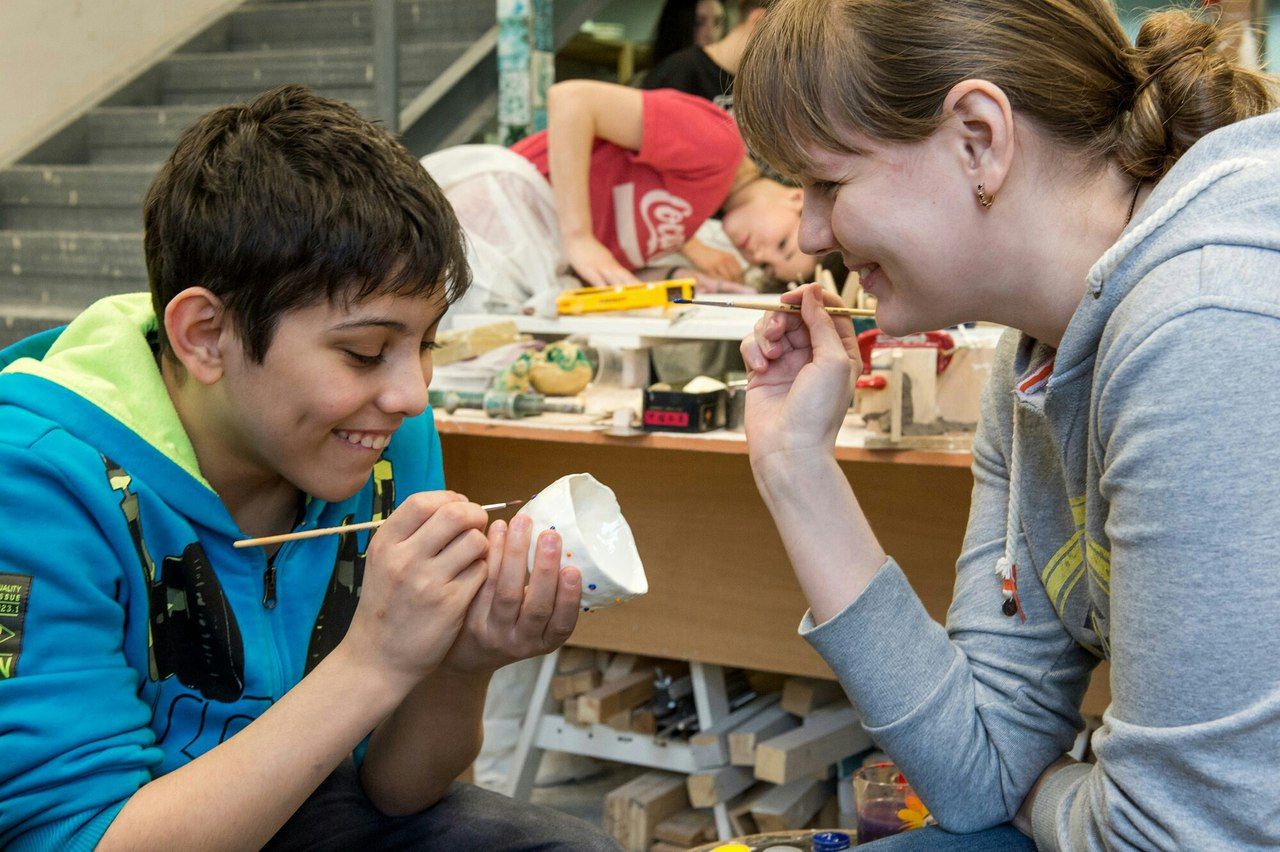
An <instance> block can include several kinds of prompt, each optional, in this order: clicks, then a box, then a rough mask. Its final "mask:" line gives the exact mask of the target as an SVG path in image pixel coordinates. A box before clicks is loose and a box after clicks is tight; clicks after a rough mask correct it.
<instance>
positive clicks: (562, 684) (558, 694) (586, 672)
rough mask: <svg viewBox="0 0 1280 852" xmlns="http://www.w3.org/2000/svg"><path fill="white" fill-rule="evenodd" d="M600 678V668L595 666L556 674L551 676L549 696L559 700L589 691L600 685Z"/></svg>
mask: <svg viewBox="0 0 1280 852" xmlns="http://www.w3.org/2000/svg"><path fill="white" fill-rule="evenodd" d="M602 678H603V676H602V675H601V674H600V670H599V669H595V668H589V669H580V670H579V671H576V672H570V673H568V674H558V675H556V676H554V677H553V678H551V697H552V698H554V699H555V700H557V701H560V700H563V699H565V698H568V697H569V696H571V695H581V694H582V693H584V692H590V691H591V690H593V689H595V688H596V687H597V686H599V685H600V683H601V680H602Z"/></svg>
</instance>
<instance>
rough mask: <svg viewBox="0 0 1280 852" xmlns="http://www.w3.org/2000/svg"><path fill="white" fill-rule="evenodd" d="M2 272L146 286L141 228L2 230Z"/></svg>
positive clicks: (0, 247) (0, 261)
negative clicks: (112, 230) (124, 230)
mask: <svg viewBox="0 0 1280 852" xmlns="http://www.w3.org/2000/svg"><path fill="white" fill-rule="evenodd" d="M0 274H3V275H7V276H11V277H13V278H26V279H28V280H37V279H41V278H59V279H66V278H89V279H96V280H98V281H121V282H126V281H127V282H130V283H128V284H127V285H124V284H123V283H122V286H126V287H127V288H128V289H133V290H145V289H146V281H147V269H146V263H145V261H144V259H143V255H142V232H141V231H138V232H136V233H93V232H85V231H12V230H4V231H0Z"/></svg>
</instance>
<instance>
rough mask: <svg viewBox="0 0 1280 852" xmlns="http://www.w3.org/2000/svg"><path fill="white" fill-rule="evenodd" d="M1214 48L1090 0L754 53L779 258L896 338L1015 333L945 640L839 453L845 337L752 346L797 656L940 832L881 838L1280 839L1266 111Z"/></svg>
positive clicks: (998, 384) (894, 2) (1061, 843)
mask: <svg viewBox="0 0 1280 852" xmlns="http://www.w3.org/2000/svg"><path fill="white" fill-rule="evenodd" d="M1222 39H1223V35H1222V34H1221V33H1220V32H1218V31H1217V30H1216V28H1215V27H1214V26H1213V25H1212V24H1211V23H1210V22H1208V21H1206V20H1205V19H1203V18H1201V17H1199V16H1196V15H1193V14H1191V13H1187V12H1165V13H1160V14H1157V15H1154V16H1152V17H1150V18H1149V19H1148V20H1147V21H1146V22H1145V24H1144V25H1143V27H1142V30H1141V33H1140V35H1139V37H1138V40H1137V45H1136V47H1135V46H1131V45H1130V44H1129V42H1128V40H1127V38H1126V35H1125V33H1124V31H1123V30H1122V29H1121V26H1120V24H1119V22H1118V20H1117V19H1116V15H1115V11H1114V9H1113V8H1112V6H1111V4H1110V3H1109V2H1106V0H970V2H965V3H956V2H954V0H782V2H780V3H778V4H776V5H775V6H774V7H773V8H772V9H771V11H770V13H769V15H768V16H767V17H766V18H765V20H764V22H763V23H762V24H761V26H760V28H759V29H758V30H757V34H756V37H755V38H754V39H753V41H752V43H751V44H750V46H749V47H748V50H747V54H746V57H745V59H744V61H743V66H742V69H741V72H740V74H739V77H738V80H737V88H736V92H735V103H736V109H737V115H738V119H739V122H740V124H741V125H742V127H743V132H744V138H745V139H746V141H747V142H748V144H749V145H750V146H751V148H752V150H754V151H757V152H759V153H760V154H762V155H763V156H764V157H765V158H766V159H767V160H769V161H770V162H771V163H773V164H775V165H777V166H779V167H780V168H781V170H782V171H783V172H784V173H788V174H791V175H794V176H796V177H797V178H798V179H799V180H800V181H801V182H802V184H803V186H804V188H805V189H804V192H805V202H804V213H803V216H802V224H801V232H800V233H801V245H802V247H803V248H804V250H805V251H807V252H809V253H819V252H825V251H829V250H833V249H835V250H839V251H841V252H842V253H843V255H844V258H845V262H846V264H847V265H848V266H849V267H850V268H855V269H860V270H862V272H863V286H864V287H866V288H867V290H868V291H870V292H871V293H872V294H873V295H875V296H876V298H877V299H878V301H879V321H880V324H881V325H882V326H883V327H884V328H885V329H886V330H887V331H889V332H890V333H894V334H902V333H906V332H911V331H920V330H925V329H932V328H937V327H943V326H948V325H952V324H955V323H959V322H962V321H966V320H991V321H994V322H998V323H1002V324H1005V325H1008V326H1010V327H1011V329H1012V331H1011V332H1010V333H1009V334H1008V335H1007V336H1006V337H1005V339H1004V341H1003V343H1002V345H1001V348H1000V351H999V356H998V360H997V366H996V369H995V372H994V374H993V377H992V381H991V384H990V386H989V388H988V391H987V394H986V397H985V400H984V412H983V418H982V422H981V424H980V426H979V429H978V433H977V436H976V438H975V443H974V465H973V474H974V480H975V482H974V490H973V501H972V510H971V514H970V519H969V527H968V532H967V535H966V538H965V542H964V549H963V551H962V552H961V554H960V556H959V561H958V563H957V578H956V587H955V599H954V602H953V604H952V607H951V609H950V612H949V614H948V619H947V625H946V629H945V630H944V629H943V628H942V627H941V626H939V625H938V624H936V623H934V622H933V621H932V620H931V619H930V618H929V617H928V615H927V614H926V612H925V610H924V608H923V607H922V606H921V604H920V601H919V599H918V598H917V597H916V595H915V594H914V593H913V591H912V590H911V587H910V585H909V584H908V582H907V580H906V578H905V576H904V575H903V572H902V570H901V569H900V568H899V567H898V565H897V564H896V563H895V562H894V561H893V559H892V558H891V557H889V556H887V555H886V554H885V552H884V551H883V550H882V549H881V546H880V545H879V543H878V542H877V540H876V537H875V534H874V532H873V531H872V530H871V529H870V527H869V525H868V523H867V521H866V518H865V516H864V515H863V513H862V511H861V510H860V509H859V507H858V502H857V500H856V498H855V496H854V490H853V488H851V487H850V483H849V482H848V481H847V480H846V479H845V477H844V476H843V475H842V473H841V470H840V468H839V467H838V466H837V465H836V462H835V459H834V456H833V452H832V447H833V442H834V437H835V434H836V431H837V429H838V427H839V425H840V423H841V421H842V419H843V417H844V414H845V412H846V409H847V408H848V403H849V398H850V397H849V395H850V377H851V373H852V372H853V371H854V370H856V368H857V366H858V363H857V360H858V358H857V351H858V350H857V347H856V344H855V340H854V337H853V333H852V330H851V329H850V328H849V327H848V325H847V324H845V323H843V322H841V323H837V322H833V320H832V319H831V318H830V317H829V316H828V315H827V314H826V313H825V312H823V311H822V310H820V307H821V299H822V297H821V296H820V294H819V293H818V292H817V291H816V290H814V289H813V288H806V289H805V290H804V291H803V292H798V293H795V294H792V296H791V297H790V298H793V300H795V301H800V302H802V304H803V307H804V311H803V316H802V317H784V316H781V315H777V314H775V315H771V316H770V317H768V318H765V319H763V320H761V322H760V323H759V325H758V326H757V327H756V329H755V332H754V334H753V335H752V336H751V337H749V338H748V339H747V340H745V341H744V342H743V346H742V351H743V356H744V358H745V360H746V363H747V365H748V368H749V369H750V371H751V384H750V388H749V391H748V401H747V415H746V417H747V419H746V427H747V437H748V442H749V445H750V453H751V462H752V466H753V470H754V472H755V476H756V480H757V483H758V485H759V487H760V491H761V494H762V495H763V497H764V499H765V501H766V503H767V504H768V506H769V507H770V510H771V511H772V513H773V515H774V518H775V520H776V522H777V524H778V528H779V530H780V532H781V535H782V537H783V539H784V541H785V543H786V546H787V550H788V554H789V555H790V558H791V560H792V563H793V565H794V568H795V571H796V574H797V576H798V578H799V580H800V583H801V585H802V587H803V588H804V591H805V593H806V596H807V597H808V599H809V601H810V603H811V606H812V610H811V612H810V613H809V614H807V615H806V616H805V619H804V622H803V623H802V625H801V632H802V633H803V634H804V635H805V637H806V638H807V639H808V641H809V642H811V643H812V644H813V645H814V647H815V648H816V649H817V650H818V651H819V652H820V653H821V654H822V655H823V656H824V658H825V659H826V660H827V662H828V663H829V664H830V665H831V667H832V669H833V670H834V671H835V672H836V673H837V674H838V675H839V677H840V680H841V682H842V683H843V685H844V687H845V689H846V691H847V692H848V693H849V696H850V697H851V699H852V700H853V702H854V704H855V705H856V706H857V708H858V710H859V712H860V713H861V715H862V718H863V721H864V724H865V725H866V727H867V729H868V731H869V732H870V733H871V734H872V735H873V737H874V738H875V739H876V740H877V742H879V743H880V745H881V746H882V747H884V748H885V749H886V750H887V751H888V752H889V753H890V754H891V755H892V756H893V757H894V759H895V760H896V761H897V762H898V764H899V765H900V766H901V767H902V769H903V771H904V772H905V773H906V774H907V776H908V778H909V779H910V780H911V782H912V783H913V784H914V785H915V787H916V789H917V790H918V791H919V793H920V795H921V796H922V798H923V799H924V801H925V803H926V804H927V805H928V806H929V807H930V808H931V809H932V811H933V813H934V814H935V815H936V817H937V819H938V822H939V824H940V826H941V829H942V830H940V829H932V830H929V831H926V832H917V833H914V834H910V835H902V836H901V837H900V838H899V839H896V840H890V841H886V842H887V843H889V844H890V845H892V844H894V843H897V844H900V845H901V846H902V847H903V848H905V847H910V848H966V849H972V848H981V846H982V845H983V844H987V845H990V846H992V848H995V847H997V846H998V847H999V848H1011V846H1012V848H1018V846H1019V845H1020V846H1030V844H1031V841H1030V840H1027V839H1026V838H1024V837H1022V836H1021V835H1019V834H1018V833H1017V832H1016V831H1015V830H1014V827H1016V828H1017V829H1019V830H1020V831H1021V832H1022V833H1023V834H1026V835H1030V836H1032V837H1033V838H1034V843H1035V845H1036V846H1037V847H1039V848H1042V849H1060V848H1062V849H1101V848H1168V849H1210V848H1215V849H1216V848H1230V849H1245V848H1262V847H1275V846H1276V845H1277V844H1280V785H1277V784H1276V755H1277V753H1280V582H1277V580H1278V579H1280V577H1278V572H1280V569H1278V568H1277V566H1278V565H1280V535H1278V534H1277V532H1276V531H1277V530H1280V502H1278V501H1276V500H1275V499H1274V496H1273V492H1274V481H1275V473H1274V471H1275V470H1276V469H1277V468H1280V426H1278V425H1277V424H1280V394H1278V393H1276V392H1275V391H1274V390H1273V388H1274V387H1275V385H1276V384H1277V381H1280V369H1278V368H1277V367H1276V359H1275V358H1274V356H1273V354H1272V353H1273V351H1274V350H1275V348H1276V347H1278V346H1280V287H1277V286H1276V284H1277V281H1278V279H1280V116H1277V115H1274V114H1273V115H1267V114H1266V113H1267V112H1268V111H1269V110H1270V109H1271V108H1272V105H1273V94H1272V93H1273V91H1274V89H1272V88H1271V87H1272V86H1273V81H1272V80H1270V79H1269V78H1266V77H1263V76H1260V75H1258V74H1256V73H1254V72H1251V71H1247V70H1244V69H1243V68H1242V67H1240V66H1239V65H1237V64H1235V63H1234V62H1233V60H1232V59H1231V58H1230V56H1229V55H1228V54H1227V53H1226V52H1225V51H1224V50H1223V48H1222V43H1223V42H1222ZM859 485H861V483H856V482H855V483H853V487H854V488H856V487H858V486H859ZM1101 659H1109V660H1110V662H1111V692H1112V704H1111V707H1110V709H1109V711H1108V713H1107V715H1106V716H1105V717H1104V725H1103V727H1102V728H1101V730H1099V731H1098V732H1097V733H1096V734H1095V736H1094V738H1093V748H1094V752H1095V754H1096V758H1097V761H1096V763H1093V764H1076V763H1075V762H1074V761H1072V760H1071V759H1069V758H1067V757H1065V756H1064V753H1065V752H1066V751H1067V749H1068V748H1069V747H1070V746H1071V744H1072V741H1073V740H1074V739H1075V736H1076V733H1077V731H1079V730H1080V728H1081V718H1080V713H1079V705H1080V700H1081V697H1082V695H1083V694H1084V691H1085V687H1086V686H1087V684H1088V681H1089V677H1090V673H1091V671H1092V670H1093V668H1094V667H1095V666H1096V665H1097V663H1098V661H1099V660H1101ZM1011 822H1012V824H1013V826H1014V827H1010V825H1009V823H1011ZM978 832H981V833H982V834H981V836H978V835H977V834H974V833H978ZM965 833H970V834H967V835H966V834H965ZM957 834H959V835H963V836H956V835H957Z"/></svg>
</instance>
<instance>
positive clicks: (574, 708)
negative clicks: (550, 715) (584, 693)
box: [564, 696, 587, 728]
mask: <svg viewBox="0 0 1280 852" xmlns="http://www.w3.org/2000/svg"><path fill="white" fill-rule="evenodd" d="M564 720H565V721H566V722H568V723H569V724H570V725H577V726H578V727H580V728H581V727H586V725H587V723H586V722H584V721H582V699H581V698H579V697H577V696H575V697H573V698H566V699H565V700H564Z"/></svg>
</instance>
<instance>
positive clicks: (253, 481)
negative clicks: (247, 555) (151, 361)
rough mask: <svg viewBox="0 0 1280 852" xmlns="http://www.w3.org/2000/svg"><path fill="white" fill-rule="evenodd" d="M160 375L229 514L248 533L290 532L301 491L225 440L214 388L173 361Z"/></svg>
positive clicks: (164, 359)
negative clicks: (214, 400)
mask: <svg viewBox="0 0 1280 852" xmlns="http://www.w3.org/2000/svg"><path fill="white" fill-rule="evenodd" d="M160 362H161V363H160V373H161V375H162V377H163V378H164V384H165V389H166V390H168V392H169V399H170V400H172V402H173V407H174V410H175V411H176V412H177V413H178V419H179V420H180V421H181V422H182V428H183V430H184V431H185V432H186V433H187V438H188V439H189V440H190V441H191V446H192V448H193V449H194V450H195V454H196V463H197V464H198V465H199V466H200V473H201V474H202V475H203V476H204V478H205V480H206V481H207V482H208V483H209V485H210V487H212V488H213V490H214V492H215V493H217V495H218V497H220V498H221V499H222V502H223V504H224V505H225V506H226V507H227V512H228V513H229V514H230V515H231V518H232V519H233V520H234V521H235V522H236V525H237V526H239V527H240V529H241V530H243V531H244V532H245V533H247V534H248V535H250V536H261V535H274V534H276V533H281V532H288V531H290V530H291V529H292V528H293V526H294V523H295V521H296V519H297V514H298V504H299V500H300V499H301V492H300V491H299V490H298V489H297V487H296V486H294V485H293V484H292V483H291V482H289V481H288V480H286V479H284V477H282V476H280V475H279V474H278V473H276V472H275V471H273V470H271V469H270V468H268V467H265V466H263V465H259V464H254V463H253V462H252V461H251V460H249V459H248V458H246V457H245V456H244V455H243V454H241V453H238V452H236V450H235V447H234V445H233V444H232V443H231V442H229V441H228V440H227V435H228V434H229V430H227V429H226V428H225V425H224V424H223V420H222V418H221V415H220V414H219V412H218V411H217V410H216V406H215V405H213V404H212V403H213V400H212V394H211V392H210V391H211V389H210V388H207V387H205V386H204V385H201V384H200V383H199V382H197V381H195V380H193V379H192V378H190V377H189V376H185V375H183V368H182V367H181V366H180V365H175V364H174V363H173V359H171V358H167V357H162V358H161V359H160Z"/></svg>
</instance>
